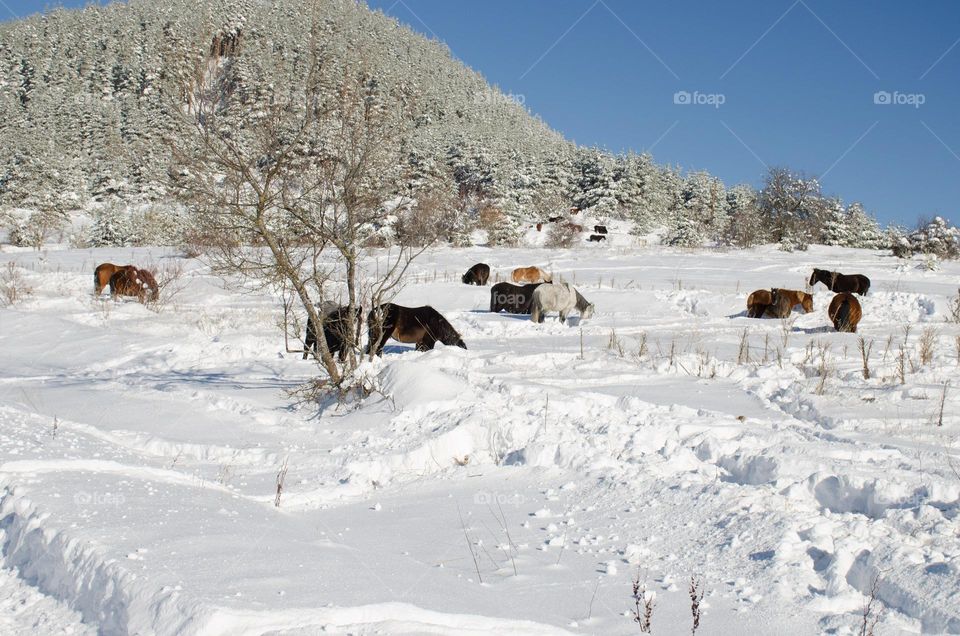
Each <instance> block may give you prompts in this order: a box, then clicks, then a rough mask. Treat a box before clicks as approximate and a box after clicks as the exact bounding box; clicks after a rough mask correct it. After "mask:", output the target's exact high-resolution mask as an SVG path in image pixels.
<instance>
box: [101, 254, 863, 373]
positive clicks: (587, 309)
mask: <svg viewBox="0 0 960 636" xmlns="http://www.w3.org/2000/svg"><path fill="white" fill-rule="evenodd" d="M510 278H511V280H512V281H513V282H502V283H496V284H495V285H493V286H492V287H491V288H490V311H491V312H492V313H500V312H507V313H511V314H520V315H529V316H530V319H531V320H532V321H533V322H535V323H542V322H543V321H544V319H545V317H546V315H547V313H548V312H552V311H555V312H557V314H558V318H559V320H560V322H566V319H567V316H568V315H569V314H570V312H571V311H574V310H576V311H577V312H579V314H580V319H581V320H585V319H588V318H590V317H591V316H592V315H593V313H594V309H595V308H594V305H593V304H592V303H590V302H589V301H588V300H587V299H586V298H584V297H583V295H582V294H581V293H580V292H579V291H577V290H576V288H574V287H573V285H571V284H570V283H566V282H563V281H556V282H555V281H554V280H553V277H552V276H551V275H550V274H549V273H547V272H545V271H543V270H542V269H540V268H539V267H535V266H531V267H518V268H516V269H514V270H513V271H512V272H511V274H510ZM489 280H490V266H489V265H487V264H486V263H477V264H476V265H473V266H472V267H471V268H470V269H468V270H467V271H466V273H464V274H463V276H462V277H461V281H462V282H463V283H464V284H466V285H478V286H485V285H486V284H487V282H488V281H489ZM817 283H823V284H824V285H825V286H826V287H827V289H829V290H830V291H832V292H835V294H836V295H835V296H834V297H833V299H832V300H831V301H830V305H829V307H828V308H827V315H828V316H829V317H830V320H831V322H832V323H833V326H834V328H835V329H836V330H837V331H843V332H851V333H856V331H857V324H858V323H859V322H860V318H861V317H862V316H863V308H862V307H861V306H860V302H859V301H858V300H857V299H856V297H855V296H854V294H859V295H861V296H864V295H866V293H867V292H868V291H869V290H870V279H869V278H867V277H866V276H864V275H862V274H851V275H848V274H841V273H840V272H831V271H827V270H823V269H816V268H814V270H813V273H812V274H811V275H810V280H809V283H808V284H809V286H810V287H811V288H813V287H814V286H815V285H816V284H817ZM107 286H109V287H110V295H111V296H113V297H114V298H116V297H117V296H132V297H135V298H137V299H138V300H139V301H140V302H156V301H157V300H158V299H159V296H160V288H159V286H158V285H157V281H156V279H155V278H154V276H153V274H152V273H151V272H150V271H149V270H146V269H142V268H139V267H136V266H134V265H114V264H113V263H102V264H100V265H98V266H97V268H96V269H95V270H94V273H93V288H94V295H95V296H99V295H100V294H101V293H102V292H103V289H104V288H105V287H107ZM798 305H799V306H800V307H801V308H802V309H803V311H804V312H806V313H810V312H812V311H813V294H810V293H808V292H804V291H798V290H793V289H783V288H779V287H774V288H771V289H758V290H756V291H754V292H753V293H751V294H750V295H749V296H748V297H747V316H749V317H750V318H765V317H770V318H786V317H787V316H789V315H790V314H791V313H792V312H793V310H794V308H795V307H796V306H798ZM317 314H318V317H320V319H321V321H322V323H323V336H324V339H325V341H326V344H327V349H328V350H329V351H330V353H331V354H334V355H337V356H338V357H339V359H340V360H341V361H342V360H343V359H344V358H345V356H346V353H347V351H348V350H349V347H350V344H349V342H347V338H346V337H345V334H347V333H348V332H349V329H348V328H347V325H348V324H349V323H350V322H353V323H354V324H355V325H356V329H355V331H354V333H360V332H361V330H362V326H363V322H362V319H363V315H362V311H361V310H360V308H359V307H358V308H355V309H354V311H353V312H352V315H351V311H350V309H349V307H346V306H342V305H338V304H337V303H334V302H330V301H324V302H322V303H320V304H319V305H317ZM367 325H368V344H367V350H366V352H367V353H368V354H369V353H374V354H376V355H381V354H382V352H383V348H384V346H385V345H386V343H387V341H389V340H390V339H394V340H397V341H399V342H404V343H411V344H414V345H415V346H416V348H417V350H418V351H426V350H429V349H433V347H434V345H435V344H436V343H437V342H442V343H443V344H445V345H448V346H456V347H462V348H463V349H466V348H467V345H466V343H464V341H463V338H462V337H461V336H460V334H459V333H458V332H457V330H456V329H454V328H453V325H451V324H450V322H449V321H447V319H446V318H444V317H443V315H442V314H440V312H438V311H437V310H436V309H434V308H433V307H431V306H429V305H424V306H422V307H404V306H402V305H397V304H394V303H385V304H382V305H380V306H379V307H375V308H373V309H371V310H370V312H369V313H368V314H367ZM317 337H318V330H317V328H316V325H314V323H313V320H312V319H308V320H307V330H306V337H305V338H304V350H303V358H304V359H306V358H307V356H308V355H309V354H310V353H311V352H312V353H314V355H316V354H317V353H318V348H319V343H318V341H317Z"/></svg>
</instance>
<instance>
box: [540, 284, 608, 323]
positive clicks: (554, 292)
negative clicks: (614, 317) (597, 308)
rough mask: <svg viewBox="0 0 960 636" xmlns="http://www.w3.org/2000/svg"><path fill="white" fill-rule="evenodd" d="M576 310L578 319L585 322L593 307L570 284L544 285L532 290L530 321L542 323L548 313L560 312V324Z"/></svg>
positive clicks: (591, 313)
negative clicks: (578, 315)
mask: <svg viewBox="0 0 960 636" xmlns="http://www.w3.org/2000/svg"><path fill="white" fill-rule="evenodd" d="M573 309H576V310H577V311H578V312H580V319H581V320H586V319H587V318H589V317H590V316H592V315H593V305H592V304H591V303H589V302H587V299H586V298H584V297H583V296H581V295H580V292H578V291H577V290H576V289H574V288H573V285H571V284H570V283H544V284H543V285H540V286H539V287H537V288H536V289H535V290H533V297H532V298H531V300H530V320H532V321H533V322H543V319H544V317H545V314H546V313H547V312H548V311H558V312H560V322H565V321H566V320H567V314H568V313H569V312H570V311H571V310H573Z"/></svg>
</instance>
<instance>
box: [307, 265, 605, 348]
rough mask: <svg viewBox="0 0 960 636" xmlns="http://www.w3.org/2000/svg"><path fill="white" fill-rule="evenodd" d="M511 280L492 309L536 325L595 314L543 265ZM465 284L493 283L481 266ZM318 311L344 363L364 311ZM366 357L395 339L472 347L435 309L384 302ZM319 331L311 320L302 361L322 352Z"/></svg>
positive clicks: (372, 315) (496, 291)
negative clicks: (554, 315)
mask: <svg viewBox="0 0 960 636" xmlns="http://www.w3.org/2000/svg"><path fill="white" fill-rule="evenodd" d="M511 278H512V280H513V281H514V282H516V283H525V284H523V285H513V284H510V283H498V284H496V285H494V286H493V287H492V288H491V290H490V311H491V312H494V313H497V312H500V311H507V312H508V313H513V314H528V315H530V319H531V320H532V321H534V322H536V323H542V322H543V321H544V319H545V318H546V315H547V313H548V312H552V311H555V312H557V314H558V318H559V320H560V321H561V322H565V321H566V319H567V316H568V315H569V314H570V312H571V311H573V310H576V311H578V312H579V313H580V318H581V319H587V318H589V317H590V316H592V315H593V311H594V306H593V304H591V303H590V302H589V301H587V299H586V298H584V297H583V294H581V293H580V292H579V291H577V290H576V289H575V288H574V287H573V285H571V284H569V283H565V282H554V281H553V278H552V276H550V275H549V274H547V273H546V272H544V271H543V270H541V269H540V268H539V267H518V268H517V269H515V270H513V272H512V274H511ZM461 280H462V281H463V283H464V284H467V285H479V286H485V285H486V284H487V282H488V281H489V280H490V266H489V265H487V264H486V263H477V264H476V265H474V266H473V267H471V268H470V269H469V270H467V272H466V273H465V274H464V275H463V276H462V277H461ZM317 313H318V317H319V318H320V320H321V321H322V322H323V335H324V339H325V340H326V343H327V350H328V351H329V352H330V354H331V355H334V354H335V355H337V356H338V357H339V359H340V360H341V361H342V360H343V359H344V357H345V356H346V352H347V350H348V348H349V344H348V342H347V339H346V338H345V334H347V333H349V326H350V322H351V321H353V322H354V323H355V325H356V330H355V331H354V333H360V331H361V328H362V313H361V311H360V309H359V308H358V309H355V310H354V314H353V316H351V315H350V309H349V307H347V306H343V305H337V304H336V303H332V302H328V301H325V302H322V303H320V304H319V305H317ZM367 329H368V331H367V336H368V339H367V342H368V344H367V349H366V353H367V354H370V353H373V354H375V355H381V354H382V353H383V348H384V346H386V344H387V341H389V340H390V339H393V340H397V341H398V342H404V343H408V344H414V345H415V346H416V349H417V351H427V350H430V349H433V347H434V345H435V344H436V343H437V342H442V343H443V344H445V345H447V346H455V347H461V348H463V349H466V348H467V345H466V343H465V342H464V341H463V338H462V337H461V336H460V334H459V333H458V332H457V330H456V329H454V327H453V325H451V324H450V322H449V321H448V320H447V319H446V318H444V317H443V315H442V314H441V313H440V312H438V311H437V310H436V309H434V308H433V307H431V306H429V305H424V306H422V307H404V306H403V305H397V304H394V303H385V304H382V305H380V306H379V307H375V308H373V309H371V310H370V312H369V313H368V314H367ZM317 337H318V330H317V328H316V325H315V324H314V322H313V319H312V318H308V319H307V330H306V337H305V338H304V350H303V358H304V359H306V358H307V356H308V355H310V354H311V353H312V354H313V355H318V354H319V342H318V340H317Z"/></svg>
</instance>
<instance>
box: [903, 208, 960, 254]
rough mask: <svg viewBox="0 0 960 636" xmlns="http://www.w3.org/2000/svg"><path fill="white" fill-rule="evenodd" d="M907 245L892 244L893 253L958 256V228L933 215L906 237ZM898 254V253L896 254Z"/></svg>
mask: <svg viewBox="0 0 960 636" xmlns="http://www.w3.org/2000/svg"><path fill="white" fill-rule="evenodd" d="M906 242H907V246H899V247H898V246H894V253H895V254H897V252H898V251H899V252H900V253H901V254H902V253H905V252H906V251H907V249H908V248H909V253H910V254H931V255H934V256H936V257H938V258H960V229H957V228H956V227H954V226H951V225H950V224H949V223H948V222H947V221H946V220H945V219H944V218H943V217H940V216H937V217H934V218H933V220H932V221H930V222H928V223H921V225H920V227H919V228H918V229H917V230H916V231H914V232H911V233H910V235H909V236H907V237H906ZM897 255H898V256H899V254H897Z"/></svg>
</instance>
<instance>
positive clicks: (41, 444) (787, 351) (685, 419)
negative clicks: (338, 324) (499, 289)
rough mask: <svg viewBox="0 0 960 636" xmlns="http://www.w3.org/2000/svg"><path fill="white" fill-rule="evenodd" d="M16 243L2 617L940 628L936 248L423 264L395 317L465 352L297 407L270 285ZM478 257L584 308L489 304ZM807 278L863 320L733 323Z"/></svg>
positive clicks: (305, 624)
mask: <svg viewBox="0 0 960 636" xmlns="http://www.w3.org/2000/svg"><path fill="white" fill-rule="evenodd" d="M8 261H9V262H12V263H13V264H14V265H13V270H12V271H14V272H16V273H17V274H19V275H20V276H21V277H22V279H23V284H24V285H25V286H27V287H29V288H31V290H32V293H31V294H29V295H27V296H26V297H25V298H24V300H22V301H21V302H18V303H16V304H14V305H12V306H9V307H6V308H2V309H0V351H2V360H3V364H2V367H0V546H2V553H0V554H2V559H0V585H2V589H3V593H2V594H0V632H2V633H4V634H6V633H14V634H17V633H31V634H38V633H42V634H46V633H72V634H85V633H93V632H99V633H102V634H161V635H163V634H224V635H226V634H230V635H235V634H315V633H317V632H319V631H321V630H326V631H328V632H331V633H353V634H371V633H417V634H490V633H497V634H506V633H510V634H562V633H572V634H636V633H639V626H638V625H637V624H636V623H635V622H633V620H632V617H631V615H630V610H632V609H633V607H634V603H633V599H632V598H631V584H632V581H633V579H634V578H636V577H639V582H640V584H641V586H643V587H644V588H645V589H646V591H647V592H648V594H650V593H652V594H655V605H654V609H653V617H652V628H653V633H655V634H677V633H687V632H688V631H689V630H690V626H691V617H690V598H689V595H688V587H689V584H690V580H691V577H693V578H695V579H696V581H698V583H699V584H701V585H702V586H703V589H704V590H705V592H706V594H705V597H704V600H703V617H702V619H701V624H700V628H699V631H698V632H697V633H698V634H748V633H749V634H787V633H790V634H813V633H833V634H858V633H860V629H861V627H862V626H863V624H864V620H865V619H864V616H863V614H864V607H865V606H866V605H867V603H868V597H869V596H870V595H871V590H874V594H873V595H874V597H875V600H874V602H873V603H872V605H870V614H869V617H868V619H867V621H868V622H872V621H873V620H878V621H879V623H878V625H877V629H876V633H877V634H893V633H921V632H922V633H960V416H958V413H957V407H958V406H960V386H958V383H957V381H956V377H957V368H958V364H960V325H958V324H957V323H956V322H953V321H952V320H951V302H952V300H953V299H955V298H956V295H957V292H958V290H957V287H958V280H960V264H958V263H955V262H948V263H945V264H944V265H943V266H942V269H941V270H939V271H928V270H927V269H926V268H924V267H923V265H922V263H921V261H919V260H917V261H903V260H898V259H895V258H893V257H891V256H889V255H886V254H885V253H880V252H875V251H866V250H852V249H845V248H824V247H811V248H810V250H809V251H807V252H797V253H792V254H788V253H783V252H779V251H776V250H775V249H770V248H758V249H755V250H747V251H738V252H723V251H711V250H702V251H696V250H695V251H690V250H682V251H681V250H670V249H667V248H660V247H657V248H641V249H637V248H630V249H628V248H622V247H618V246H617V245H616V244H615V243H614V244H613V245H609V246H604V247H603V248H602V249H601V248H598V247H597V246H584V247H581V248H577V249H573V250H559V251H558V250H551V251H547V250H543V249H494V250H491V249H486V248H471V249H462V250H457V249H450V248H441V249H436V250H432V251H429V252H427V253H426V254H425V255H424V256H423V257H422V258H421V259H419V260H418V261H417V262H416V265H415V267H414V271H413V273H412V275H411V278H410V281H409V283H408V285H407V286H406V287H405V288H404V290H403V291H402V292H401V293H400V296H399V297H398V299H397V302H398V303H400V304H405V305H421V304H431V305H433V306H434V307H436V308H437V309H438V310H439V311H440V312H441V313H443V314H444V315H445V316H446V317H447V319H448V320H450V322H451V323H452V324H453V325H454V326H455V327H456V328H457V329H458V330H459V331H460V333H461V334H462V336H463V338H464V340H465V341H466V343H467V346H468V347H469V349H468V350H462V349H459V348H453V347H443V346H442V345H438V347H437V349H435V350H433V351H430V352H425V353H418V352H415V351H412V350H411V349H410V347H409V346H408V345H401V344H399V343H396V342H392V343H390V344H389V345H388V347H387V349H386V351H385V354H384V356H383V358H382V359H377V360H374V361H373V362H366V363H364V366H363V367H362V368H363V370H364V372H365V373H366V374H367V375H368V377H369V384H370V386H371V387H373V388H374V391H373V392H372V393H371V395H370V396H369V397H367V398H365V399H364V400H362V401H361V402H359V403H354V404H347V405H337V404H336V403H330V404H325V405H323V407H322V408H321V409H319V410H318V408H317V406H316V405H314V404H306V405H294V404H295V398H293V397H291V396H290V395H288V393H287V391H289V390H293V389H295V388H296V387H297V386H298V385H300V384H301V383H303V382H304V381H306V380H308V379H310V378H311V377H313V376H314V375H316V374H317V373H318V371H317V367H316V365H315V364H314V363H312V362H307V361H303V360H301V356H300V354H297V353H287V352H286V351H285V348H284V340H283V333H282V331H281V329H280V328H279V326H278V324H279V323H281V322H282V319H283V315H282V310H281V306H280V302H279V299H278V298H275V297H271V296H270V295H268V294H266V293H263V292H258V291H251V290H242V289H239V288H237V287H227V286H225V285H224V284H223V282H222V281H221V280H220V279H218V278H216V277H214V276H212V275H211V274H210V272H209V271H208V269H207V268H206V267H205V266H204V265H202V264H201V263H200V262H198V261H196V260H186V261H181V260H180V259H179V258H178V257H177V256H176V255H175V254H173V253H170V252H164V251H161V250H150V249H146V248H143V249H136V250H131V249H96V250H50V251H45V252H39V253H38V252H33V251H26V250H23V251H14V252H11V251H5V252H4V253H3V254H0V265H3V264H5V263H6V262H8ZM104 261H111V262H115V263H127V262H130V263H135V264H140V265H146V264H148V263H153V264H160V265H163V264H165V263H178V262H179V263H182V266H183V268H184V272H185V273H184V276H183V278H182V279H181V281H180V282H181V283H182V285H181V286H182V290H181V291H180V292H179V293H178V294H177V295H176V296H174V297H173V298H172V299H170V300H169V301H168V302H167V304H165V305H164V306H163V307H162V308H161V310H160V311H159V312H154V311H151V310H149V309H147V308H145V307H144V306H142V305H140V304H138V303H136V302H135V301H132V300H131V301H129V302H119V303H115V302H113V301H111V300H109V299H107V297H106V296H104V298H103V299H102V300H93V299H91V291H92V288H91V282H92V281H91V278H92V273H93V269H94V267H95V266H96V265H97V264H99V263H101V262H104ZM476 262H486V263H489V264H490V265H491V267H492V268H493V270H494V272H495V273H496V274H497V275H499V277H500V279H501V280H502V279H503V278H504V277H505V276H506V275H508V272H509V270H510V269H512V268H513V267H515V266H521V265H522V266H526V265H540V266H542V267H546V268H548V269H550V270H552V271H553V272H554V274H555V276H557V275H559V276H561V277H563V278H564V279H565V280H567V281H569V282H572V283H574V284H575V285H576V286H577V287H578V289H579V290H580V291H581V292H582V293H583V295H584V296H586V298H587V299H588V300H590V301H591V302H593V303H595V304H596V308H597V311H596V315H595V316H594V317H593V318H591V319H589V320H586V321H584V322H583V323H582V324H580V322H579V320H578V318H577V317H576V314H574V317H573V318H572V319H571V320H570V322H569V324H566V325H563V324H560V323H558V322H557V321H556V320H555V319H554V318H553V317H548V319H547V321H546V322H545V323H544V324H542V325H537V324H533V323H531V322H530V321H529V320H527V319H526V318H525V317H522V316H511V315H506V314H499V315H492V314H490V313H489V312H488V311H487V308H488V304H489V291H490V288H489V287H482V288H481V287H468V286H465V285H462V284H461V283H460V281H459V277H460V274H462V272H463V271H465V270H466V269H467V267H469V266H470V265H472V264H474V263H476ZM813 267H820V268H826V269H831V270H838V271H842V272H845V273H862V274H866V275H868V276H869V277H870V278H871V279H872V281H873V285H872V287H871V290H870V293H869V295H867V296H866V297H865V298H863V299H862V304H863V312H864V317H863V320H862V322H861V324H860V333H859V334H841V333H836V332H834V331H833V328H832V326H830V323H829V320H828V318H827V315H826V307H827V304H828V303H829V299H830V298H831V296H832V294H831V293H830V292H828V291H826V290H825V289H824V288H823V286H822V285H818V286H817V287H816V288H815V289H814V292H815V311H814V312H813V313H811V314H801V313H795V314H794V315H793V316H792V317H791V318H790V319H789V320H787V321H780V320H775V319H768V320H755V319H749V318H747V317H746V316H745V313H744V309H745V300H746V296H747V294H748V293H749V292H751V291H753V290H754V289H758V288H769V287H787V288H793V289H804V286H805V284H806V281H807V279H808V277H809V275H810V271H811V269H812V268H813ZM4 271H5V272H7V274H6V275H9V272H10V271H11V270H8V269H6V268H5V269H4ZM858 336H863V339H864V346H865V348H867V349H868V354H869V355H868V359H867V366H868V367H869V376H870V377H869V379H866V378H865V377H864V376H865V375H867V374H866V373H865V372H864V368H863V367H864V364H863V362H862V356H861V352H860V350H859V340H858ZM293 348H296V346H294V347H293ZM318 411H319V412H318ZM284 471H285V475H284ZM278 475H284V476H283V489H282V492H281V493H280V496H279V507H278V506H275V503H276V500H277V481H278ZM81 620H82V624H81V623H80V621H81Z"/></svg>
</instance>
